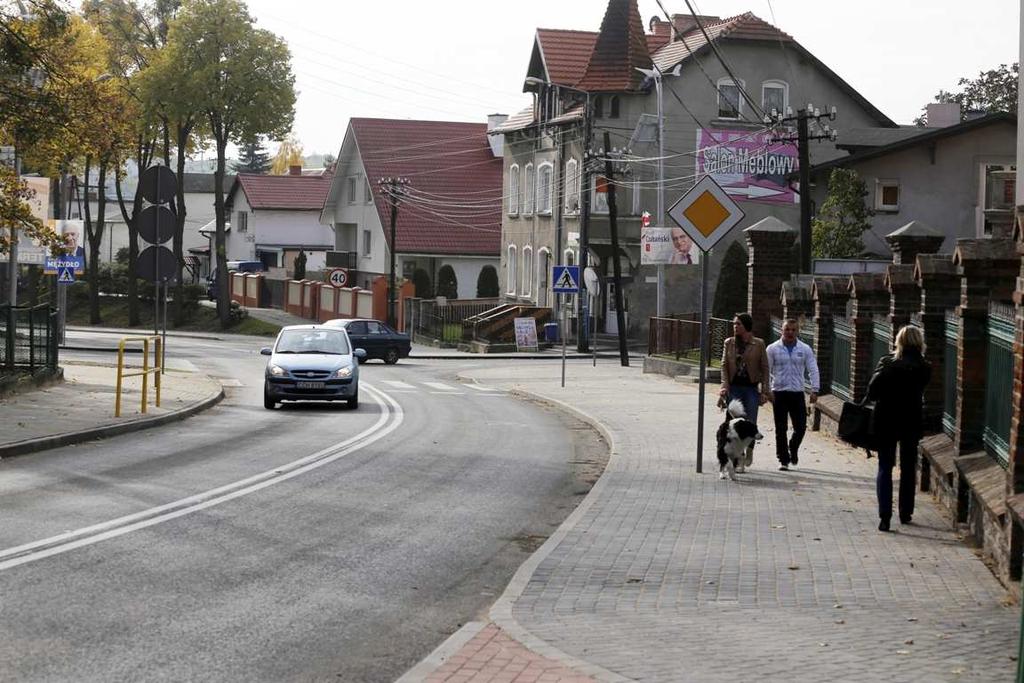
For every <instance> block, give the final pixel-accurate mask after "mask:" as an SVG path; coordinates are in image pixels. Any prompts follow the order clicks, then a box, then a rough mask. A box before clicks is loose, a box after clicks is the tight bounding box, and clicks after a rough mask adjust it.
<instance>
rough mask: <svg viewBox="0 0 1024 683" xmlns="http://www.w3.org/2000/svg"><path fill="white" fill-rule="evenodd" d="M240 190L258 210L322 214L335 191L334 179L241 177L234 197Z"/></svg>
mask: <svg viewBox="0 0 1024 683" xmlns="http://www.w3.org/2000/svg"><path fill="white" fill-rule="evenodd" d="M238 187H241V188H242V192H244V193H245V199H246V201H247V202H249V206H250V207H252V208H253V209H254V210H259V209H280V210H291V211H320V210H321V209H323V208H324V200H325V199H327V192H328V190H330V189H331V176H330V175H315V176H314V175H250V174H247V173H239V174H238V179H237V181H236V183H235V185H234V187H232V188H231V195H233V194H234V192H235V191H236V190H237V188H238ZM231 195H229V199H230V198H231Z"/></svg>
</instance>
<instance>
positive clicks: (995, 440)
mask: <svg viewBox="0 0 1024 683" xmlns="http://www.w3.org/2000/svg"><path fill="white" fill-rule="evenodd" d="M1013 317H1014V310H1013V308H1012V307H1010V306H1006V305H1005V304H995V303H993V304H989V309H988V342H987V343H988V349H987V353H988V359H987V368H986V372H985V427H984V431H983V434H982V440H983V442H984V444H985V450H986V451H988V453H989V455H991V456H992V457H993V458H995V459H996V460H997V461H998V462H999V464H1001V465H1002V466H1003V467H1006V466H1007V464H1008V462H1009V455H1010V420H1011V419H1012V417H1013V401H1010V400H1008V398H1009V397H1010V396H1013V332H1014V329H1013V324H1014V320H1013Z"/></svg>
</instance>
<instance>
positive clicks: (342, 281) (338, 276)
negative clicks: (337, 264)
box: [327, 268, 348, 287]
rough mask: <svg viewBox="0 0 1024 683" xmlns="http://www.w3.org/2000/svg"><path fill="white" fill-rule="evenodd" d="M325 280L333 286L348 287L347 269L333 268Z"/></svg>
mask: <svg viewBox="0 0 1024 683" xmlns="http://www.w3.org/2000/svg"><path fill="white" fill-rule="evenodd" d="M327 281H328V282H330V283H331V284H332V285H334V286H335V287H348V271H347V270H345V269H344V268H335V269H334V270H332V271H331V274H330V275H328V276H327Z"/></svg>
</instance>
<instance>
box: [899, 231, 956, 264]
mask: <svg viewBox="0 0 1024 683" xmlns="http://www.w3.org/2000/svg"><path fill="white" fill-rule="evenodd" d="M945 239H946V236H945V235H944V234H943V233H942V231H941V230H936V229H935V228H933V227H931V226H929V225H925V224H924V223H922V222H921V221H910V222H909V223H907V224H906V225H904V226H903V227H902V228H899V229H898V230H894V231H893V232H890V233H889V234H888V235H886V236H885V241H886V242H888V243H889V248H890V249H892V262H893V263H895V264H897V265H909V266H913V265H914V262H915V261H916V260H917V256H918V254H936V253H938V251H939V249H941V248H942V242H943V241H944V240H945Z"/></svg>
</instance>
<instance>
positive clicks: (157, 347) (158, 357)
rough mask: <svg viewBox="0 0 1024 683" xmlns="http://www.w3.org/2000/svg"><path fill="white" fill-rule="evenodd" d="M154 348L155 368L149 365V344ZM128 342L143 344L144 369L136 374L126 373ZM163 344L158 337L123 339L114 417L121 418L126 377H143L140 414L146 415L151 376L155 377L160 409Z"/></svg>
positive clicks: (157, 404)
mask: <svg viewBox="0 0 1024 683" xmlns="http://www.w3.org/2000/svg"><path fill="white" fill-rule="evenodd" d="M151 341H152V342H155V344H154V347H153V366H152V367H150V365H149V342H151ZM128 342H142V369H141V370H138V371H136V372H125V371H124V370H125V367H124V350H125V346H126V345H127V344H128ZM162 347H163V344H162V343H161V341H160V337H159V336H156V335H152V336H146V337H122V338H121V341H120V342H119V343H118V345H117V393H115V394H114V417H121V390H122V386H123V385H122V380H123V379H124V378H125V377H140V376H141V377H142V406H141V408H140V412H141V413H143V414H145V413H146V407H147V405H148V403H149V401H148V398H149V397H148V390H149V375H150V374H152V375H153V388H154V390H155V393H156V407H157V408H159V407H160V376H161V375H162V374H163V357H164V356H163V353H162V351H163V348H162Z"/></svg>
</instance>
